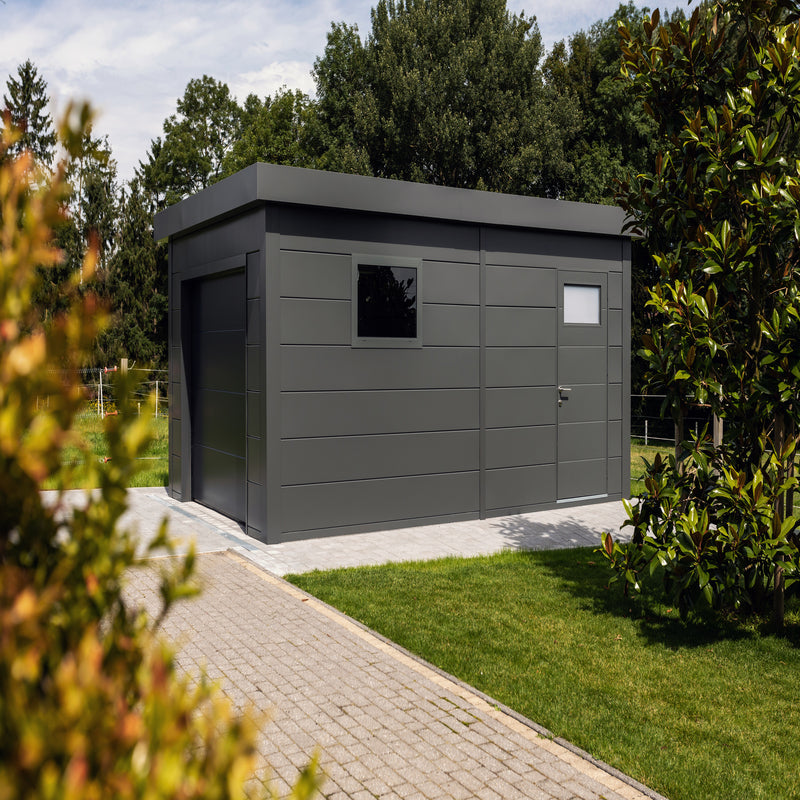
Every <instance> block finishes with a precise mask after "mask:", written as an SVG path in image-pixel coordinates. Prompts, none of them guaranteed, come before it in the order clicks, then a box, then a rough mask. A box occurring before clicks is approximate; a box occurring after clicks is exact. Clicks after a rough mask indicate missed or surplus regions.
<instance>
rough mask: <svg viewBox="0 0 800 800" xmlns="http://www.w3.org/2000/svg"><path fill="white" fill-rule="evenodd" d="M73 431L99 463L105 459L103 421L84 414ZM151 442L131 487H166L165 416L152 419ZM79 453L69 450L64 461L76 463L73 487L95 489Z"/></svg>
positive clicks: (167, 434)
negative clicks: (83, 468)
mask: <svg viewBox="0 0 800 800" xmlns="http://www.w3.org/2000/svg"><path fill="white" fill-rule="evenodd" d="M75 429H76V430H77V432H78V433H79V434H80V436H81V437H82V438H83V439H84V440H85V441H86V442H88V444H89V447H90V449H91V457H92V458H93V459H97V461H102V459H104V458H106V457H107V456H108V448H107V446H106V442H105V438H104V436H103V421H102V419H101V418H100V417H99V416H97V414H92V413H90V412H86V413H85V414H82V415H81V416H79V417H78V418H77V420H76V423H75ZM153 436H154V438H153V442H152V443H151V445H150V447H149V448H148V450H147V452H146V453H145V456H144V458H143V459H142V461H141V462H140V466H141V471H140V472H137V473H136V475H135V476H134V478H133V480H132V482H131V486H166V485H167V478H168V473H169V422H168V420H167V418H166V417H165V416H163V417H158V418H157V419H153ZM82 458H83V456H82V454H81V453H80V451H78V450H77V449H76V448H71V447H68V448H67V449H66V451H65V453H64V461H65V462H67V463H72V464H77V465H78V466H79V468H78V470H77V471H76V478H75V483H76V486H75V488H94V487H92V486H87V483H86V476H85V474H84V471H83V470H82V469H80V464H81V461H82ZM42 488H43V489H52V488H53V485H52V481H50V482H45V484H44V485H43V486H42Z"/></svg>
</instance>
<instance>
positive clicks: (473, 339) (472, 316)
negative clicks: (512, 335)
mask: <svg viewBox="0 0 800 800" xmlns="http://www.w3.org/2000/svg"><path fill="white" fill-rule="evenodd" d="M427 289H428V285H427V283H426V284H425V289H424V291H425V296H426V297H427V295H428V291H427ZM422 313H423V322H422V340H423V344H424V345H425V346H426V347H478V346H479V345H480V343H481V338H480V309H479V308H478V306H452V305H432V304H430V303H425V304H424V305H423V312H422Z"/></svg>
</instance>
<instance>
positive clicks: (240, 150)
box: [222, 88, 314, 175]
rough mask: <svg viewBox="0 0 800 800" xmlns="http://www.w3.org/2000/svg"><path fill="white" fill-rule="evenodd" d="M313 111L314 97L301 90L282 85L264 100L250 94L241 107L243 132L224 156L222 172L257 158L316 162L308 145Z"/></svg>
mask: <svg viewBox="0 0 800 800" xmlns="http://www.w3.org/2000/svg"><path fill="white" fill-rule="evenodd" d="M311 113H312V105H311V101H310V100H309V99H308V97H307V96H306V95H305V94H303V93H302V92H300V91H294V92H291V91H289V90H288V89H286V88H283V89H281V90H279V91H278V92H276V93H275V96H274V97H269V96H267V97H265V98H264V100H263V101H262V100H260V99H259V98H258V97H257V96H256V95H254V94H251V95H248V97H247V99H246V100H245V102H244V107H243V108H242V114H241V130H242V132H241V136H240V137H239V138H238V139H237V140H236V141H235V142H234V143H233V146H232V147H231V149H230V151H229V152H228V153H227V154H226V155H225V158H224V159H223V163H222V172H223V175H232V174H233V173H234V172H238V171H239V170H240V169H244V168H245V167H247V166H249V165H250V164H255V163H256V162H257V161H264V162H266V163H269V164H285V165H287V166H290V167H311V166H313V165H314V159H313V157H312V156H311V154H310V153H309V152H308V150H307V149H306V148H307V139H308V135H307V133H306V126H307V124H308V118H309V115H310V114H311Z"/></svg>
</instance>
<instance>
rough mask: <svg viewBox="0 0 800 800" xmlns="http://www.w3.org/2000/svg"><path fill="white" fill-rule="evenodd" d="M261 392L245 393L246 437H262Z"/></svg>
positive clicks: (262, 413) (262, 411)
mask: <svg viewBox="0 0 800 800" xmlns="http://www.w3.org/2000/svg"><path fill="white" fill-rule="evenodd" d="M261 399H262V394H261V392H248V393H247V401H246V402H247V435H248V436H263V435H264V430H263V423H262V420H263V419H264V407H263V404H262V402H261Z"/></svg>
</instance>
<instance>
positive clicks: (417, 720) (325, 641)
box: [128, 489, 645, 800]
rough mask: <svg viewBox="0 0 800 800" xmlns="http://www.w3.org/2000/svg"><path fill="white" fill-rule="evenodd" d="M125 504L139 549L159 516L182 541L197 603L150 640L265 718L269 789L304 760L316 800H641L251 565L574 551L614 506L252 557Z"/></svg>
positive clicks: (148, 499) (207, 514) (209, 523)
mask: <svg viewBox="0 0 800 800" xmlns="http://www.w3.org/2000/svg"><path fill="white" fill-rule="evenodd" d="M129 496H130V498H131V500H132V503H131V505H132V508H131V512H129V518H130V519H131V520H133V519H136V518H137V517H138V519H139V520H140V522H139V535H140V540H141V541H146V538H147V533H148V527H147V526H148V525H150V524H151V523H152V526H153V527H152V530H154V529H155V524H156V523H155V520H157V519H160V516H162V515H163V514H164V513H166V514H167V515H168V516H170V517H171V519H172V520H175V519H178V520H179V524H178V525H177V526H176V527H177V528H178V529H179V533H181V534H182V535H186V536H189V535H192V534H193V535H194V536H195V539H196V542H197V545H198V552H200V553H201V555H200V556H199V557H198V568H199V573H200V577H201V579H202V582H203V584H204V586H205V590H204V592H203V594H201V595H200V597H198V598H195V599H192V600H190V601H186V602H182V603H179V604H177V605H176V606H175V607H174V608H173V610H172V611H171V613H170V615H169V616H168V618H167V620H166V622H165V625H164V632H165V633H166V635H167V636H169V637H171V638H172V639H173V641H174V642H175V643H176V647H178V649H179V651H180V653H179V661H178V664H179V667H180V669H182V670H184V671H186V672H187V673H188V674H189V675H190V676H191V677H192V679H196V677H197V676H198V675H199V671H198V666H199V665H204V667H205V669H206V671H207V674H208V675H209V676H211V677H214V678H218V679H219V680H220V682H221V685H222V688H223V691H226V692H227V693H228V694H229V696H230V697H231V698H232V700H233V701H234V702H235V703H236V704H237V705H239V706H243V705H247V704H250V703H255V705H256V706H257V707H258V708H259V709H260V710H262V711H265V712H267V713H268V714H269V715H270V721H269V723H268V724H267V725H266V727H265V729H264V733H263V734H262V735H261V736H260V737H259V740H258V742H259V750H260V753H261V755H262V756H263V758H264V759H265V760H266V761H268V762H269V764H270V765H271V767H272V774H273V776H274V779H275V786H276V788H277V787H281V789H282V790H283V789H285V788H287V787H288V786H289V785H291V784H292V783H293V782H294V779H295V778H296V775H297V770H298V768H300V767H301V766H303V765H304V764H305V763H306V761H307V759H308V758H309V757H310V755H311V752H312V751H313V750H314V748H315V747H319V748H320V758H321V765H322V767H323V770H324V771H325V772H326V773H327V775H328V776H329V779H328V783H327V784H326V786H325V787H324V789H323V796H325V797H327V798H345V797H346V798H348V800H362V798H373V797H375V796H378V797H381V798H387V800H391V798H402V800H411V799H412V798H422V799H423V800H439V798H454V799H455V798H461V797H463V798H472V797H475V798H480V799H481V800H495V798H497V799H498V800H500V798H502V800H512V799H513V798H516V797H525V798H531V800H538V799H540V798H542V799H544V800H554V799H557V800H569V798H577V797H580V798H586V800H589V799H590V798H591V800H599V798H601V797H607V798H612V797H614V798H625V800H644V798H645V796H644V795H642V794H640V793H639V792H638V791H637V790H636V789H635V787H633V786H630V785H628V784H621V786H622V787H623V789H621V790H620V791H619V792H616V791H615V789H616V787H617V784H616V783H615V782H614V780H613V779H611V778H609V780H608V781H607V783H605V784H604V783H602V781H599V780H597V779H596V777H597V774H598V771H597V768H596V767H595V766H594V765H593V764H591V763H589V762H587V761H584V760H583V759H581V758H580V757H579V756H576V755H575V754H574V753H572V752H570V751H568V750H565V749H564V748H561V747H560V746H558V745H557V744H556V743H554V742H551V741H549V740H545V739H541V738H540V737H538V736H537V735H536V734H535V732H534V731H533V730H529V729H527V728H525V727H524V726H521V725H520V723H519V722H518V721H517V720H516V719H513V718H510V717H506V716H505V715H504V714H503V713H502V711H500V710H499V709H498V708H496V707H494V706H491V707H490V706H487V704H486V703H485V702H484V701H482V700H480V699H479V697H478V696H475V695H471V694H469V693H467V694H465V690H464V688H463V687H461V686H459V685H457V684H455V683H453V684H450V683H448V681H447V679H446V678H443V677H442V676H441V675H440V674H438V673H435V672H433V671H431V670H430V669H429V668H428V667H427V666H425V665H423V664H419V663H417V662H415V661H413V660H412V659H409V658H407V657H406V656H404V655H402V653H401V652H400V651H398V650H396V649H395V648H393V647H392V646H391V645H388V644H386V643H385V642H383V641H382V640H380V639H378V638H376V637H374V636H373V635H372V634H370V633H369V632H367V631H364V630H363V629H361V628H359V627H358V626H355V625H353V624H352V623H351V622H349V621H348V620H346V618H344V617H342V616H341V615H339V614H337V613H336V612H333V611H331V610H330V609H327V608H326V607H325V606H323V605H322V604H320V603H319V602H318V601H316V600H314V598H311V597H309V596H307V595H305V594H304V593H302V592H300V591H299V590H297V589H295V588H294V587H290V586H288V585H286V584H284V583H283V582H281V581H280V580H279V579H277V578H275V577H274V575H269V574H267V573H264V572H262V571H261V570H260V569H259V568H258V567H257V566H254V564H261V565H264V566H266V567H267V569H271V570H273V571H274V573H281V572H285V568H284V567H288V568H291V569H293V570H296V571H306V570H308V569H311V568H315V567H317V566H319V567H322V568H326V567H331V566H337V565H340V566H346V565H348V564H350V563H362V562H363V563H380V562H381V561H385V560H404V559H408V558H420V557H421V556H423V555H424V556H425V557H435V556H438V555H442V554H445V553H458V554H462V555H472V554H475V553H477V552H480V553H489V552H497V551H499V550H502V549H506V548H508V547H523V548H526V547H527V548H531V549H538V548H543V547H562V546H564V545H565V544H567V545H569V544H573V543H577V541H578V540H580V543H581V544H582V543H584V542H586V541H590V542H591V541H597V540H599V535H600V532H601V531H602V530H616V529H617V528H618V526H619V523H620V522H621V521H622V519H624V511H622V506H621V504H617V503H607V504H601V505H596V506H586V507H584V508H580V509H556V510H554V511H551V512H540V513H537V514H526V515H516V516H513V517H508V518H501V519H497V520H482V521H472V522H469V523H458V524H455V525H435V526H428V527H426V528H422V529H407V530H403V531H386V532H375V533H366V534H356V535H354V536H346V537H329V538H327V539H325V540H324V541H320V540H316V541H315V542H305V543H303V542H298V543H285V544H281V545H263V544H261V543H259V542H254V541H253V540H251V539H248V537H246V536H245V535H244V534H242V532H241V531H240V529H239V528H238V526H237V525H236V524H235V523H232V522H231V521H230V520H226V519H225V518H224V517H222V516H221V515H218V514H216V513H215V512H212V511H210V510H208V509H203V508H202V507H200V506H197V505H196V504H194V503H186V504H179V503H175V502H174V501H172V500H171V499H170V498H168V497H167V496H166V493H165V492H164V491H163V490H160V489H145V490H131V494H130V495H129ZM154 508H155V509H156V511H157V513H153V509H154ZM225 551H228V552H227V553H226V552H225ZM237 554H239V556H246V557H247V559H248V560H249V563H247V562H245V561H243V560H242V559H241V558H240V557H239V556H237ZM281 565H283V566H281ZM128 593H129V596H130V597H132V598H134V599H135V601H136V602H137V603H139V604H140V605H142V606H143V607H144V608H147V609H149V610H150V613H155V612H156V611H157V610H158V609H159V600H158V578H157V575H156V570H155V569H154V570H149V571H148V570H137V571H135V573H133V574H132V576H131V581H130V585H129V588H128ZM603 774H605V773H603Z"/></svg>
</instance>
